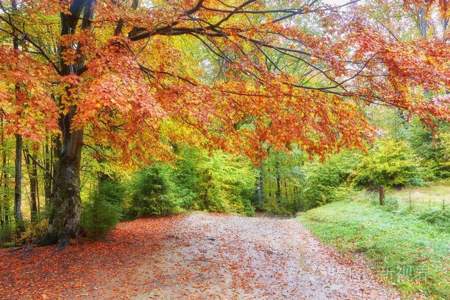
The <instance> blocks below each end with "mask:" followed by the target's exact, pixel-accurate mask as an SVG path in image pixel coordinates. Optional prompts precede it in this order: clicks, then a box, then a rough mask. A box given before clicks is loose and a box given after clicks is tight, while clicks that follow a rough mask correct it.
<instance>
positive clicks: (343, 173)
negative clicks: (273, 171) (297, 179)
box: [303, 151, 359, 209]
mask: <svg viewBox="0 0 450 300" xmlns="http://www.w3.org/2000/svg"><path fill="white" fill-rule="evenodd" d="M358 162H359V155H358V154H357V153H353V152H350V151H347V152H342V153H339V154H335V155H333V156H331V157H330V158H328V159H327V160H326V161H324V162H318V161H317V162H313V163H310V164H308V165H306V166H305V169H306V174H307V176H306V181H305V185H304V191H303V202H304V206H305V208H306V209H310V208H314V207H317V206H320V205H324V204H326V203H330V202H334V201H340V200H345V199H348V198H349V195H350V194H351V193H352V189H351V188H350V187H349V186H347V181H348V178H349V177H350V175H351V174H352V172H353V170H354V169H355V167H356V166H357V164H358Z"/></svg>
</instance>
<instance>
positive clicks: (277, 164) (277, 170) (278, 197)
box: [275, 157, 281, 205]
mask: <svg viewBox="0 0 450 300" xmlns="http://www.w3.org/2000/svg"><path fill="white" fill-rule="evenodd" d="M275 178H276V181H277V189H276V191H275V199H276V201H277V204H278V205H280V204H281V174H280V161H279V160H278V157H277V158H276V161H275Z"/></svg>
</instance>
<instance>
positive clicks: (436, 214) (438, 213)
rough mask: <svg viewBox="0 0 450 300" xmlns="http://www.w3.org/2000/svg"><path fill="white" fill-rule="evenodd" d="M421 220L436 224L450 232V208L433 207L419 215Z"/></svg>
mask: <svg viewBox="0 0 450 300" xmlns="http://www.w3.org/2000/svg"><path fill="white" fill-rule="evenodd" d="M419 218H420V219H421V220H424V221H426V222H428V223H430V224H433V225H436V226H437V227H439V228H440V229H442V230H444V231H446V232H448V233H450V210H449V209H432V210H429V211H426V212H423V213H421V214H420V215H419Z"/></svg>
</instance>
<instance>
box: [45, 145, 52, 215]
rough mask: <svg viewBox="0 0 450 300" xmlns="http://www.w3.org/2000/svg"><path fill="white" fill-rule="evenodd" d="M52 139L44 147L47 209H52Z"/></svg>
mask: <svg viewBox="0 0 450 300" xmlns="http://www.w3.org/2000/svg"><path fill="white" fill-rule="evenodd" d="M52 141H53V140H52V137H50V138H47V140H46V143H45V146H44V197H45V208H46V209H48V208H49V207H50V198H51V195H52V186H53V168H52V166H53V151H54V150H53V143H52Z"/></svg>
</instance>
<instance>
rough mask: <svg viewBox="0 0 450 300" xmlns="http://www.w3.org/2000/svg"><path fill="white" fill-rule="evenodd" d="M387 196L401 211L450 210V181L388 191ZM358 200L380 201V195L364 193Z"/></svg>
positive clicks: (356, 197)
mask: <svg viewBox="0 0 450 300" xmlns="http://www.w3.org/2000/svg"><path fill="white" fill-rule="evenodd" d="M386 196H387V197H388V198H390V199H395V200H396V201H397V202H398V206H399V209H409V210H413V211H415V212H423V211H426V210H430V209H441V208H442V207H444V208H449V209H450V181H441V182H436V183H433V184H430V185H428V186H425V187H411V188H407V189H401V190H395V189H392V190H388V191H387V192H386ZM355 199H357V200H365V199H371V200H372V201H374V202H375V201H378V194H377V193H371V192H367V191H362V192H360V193H358V194H357V195H356V196H355Z"/></svg>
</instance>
